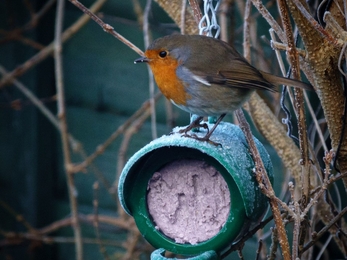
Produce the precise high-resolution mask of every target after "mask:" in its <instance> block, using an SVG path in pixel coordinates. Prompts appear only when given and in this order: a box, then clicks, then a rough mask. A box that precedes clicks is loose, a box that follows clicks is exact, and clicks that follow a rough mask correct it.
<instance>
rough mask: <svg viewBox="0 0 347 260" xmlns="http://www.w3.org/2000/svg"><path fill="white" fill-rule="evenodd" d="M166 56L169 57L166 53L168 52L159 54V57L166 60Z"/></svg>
mask: <svg viewBox="0 0 347 260" xmlns="http://www.w3.org/2000/svg"><path fill="white" fill-rule="evenodd" d="M166 55H167V52H166V51H161V52H159V56H160V57H161V58H165V57H166Z"/></svg>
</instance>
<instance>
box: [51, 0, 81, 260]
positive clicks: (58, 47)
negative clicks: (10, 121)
mask: <svg viewBox="0 0 347 260" xmlns="http://www.w3.org/2000/svg"><path fill="white" fill-rule="evenodd" d="M64 3H65V0H58V5H57V14H56V20H55V39H54V61H55V78H56V89H57V97H58V118H59V120H60V129H61V142H62V146H63V156H64V166H65V173H66V179H67V186H68V194H69V200H70V208H71V214H72V217H73V225H72V227H73V231H74V236H75V242H76V243H75V248H76V252H75V253H76V259H77V260H83V243H82V233H81V227H80V224H79V220H78V205H77V193H76V187H75V182H74V176H73V172H72V171H71V156H70V148H69V135H68V130H67V122H66V109H65V94H64V76H63V63H62V57H61V52H62V38H61V36H62V34H61V33H62V27H63V15H64Z"/></svg>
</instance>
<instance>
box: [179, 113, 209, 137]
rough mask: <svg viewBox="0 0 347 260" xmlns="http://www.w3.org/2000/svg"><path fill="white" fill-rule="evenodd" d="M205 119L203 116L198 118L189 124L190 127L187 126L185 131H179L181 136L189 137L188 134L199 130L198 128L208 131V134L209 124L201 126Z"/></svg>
mask: <svg viewBox="0 0 347 260" xmlns="http://www.w3.org/2000/svg"><path fill="white" fill-rule="evenodd" d="M203 118H204V117H203V116H199V117H197V118H196V119H195V120H194V121H193V122H191V123H190V124H189V126H187V127H186V128H184V129H181V130H179V131H178V132H179V133H180V134H184V135H185V136H189V135H188V134H187V133H188V132H189V131H190V130H192V129H194V128H197V127H202V128H204V129H207V133H208V132H209V130H208V126H207V124H205V123H204V124H201V121H202V119H203Z"/></svg>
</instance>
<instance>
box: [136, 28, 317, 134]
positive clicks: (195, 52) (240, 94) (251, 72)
mask: <svg viewBox="0 0 347 260" xmlns="http://www.w3.org/2000/svg"><path fill="white" fill-rule="evenodd" d="M139 62H146V63H148V65H149V66H150V68H151V70H152V72H153V74H154V78H155V81H156V83H157V85H158V87H159V89H160V91H161V92H162V93H163V94H164V96H165V97H166V98H167V99H169V100H170V101H171V102H172V103H173V104H175V105H176V106H177V107H179V108H181V109H183V110H185V111H187V112H189V113H191V114H196V115H198V116H199V117H198V118H197V119H196V120H194V121H193V122H192V123H191V124H190V125H189V126H188V127H187V128H185V129H184V130H182V131H181V133H185V134H186V135H187V132H188V131H189V130H191V129H192V128H195V127H204V128H207V125H206V124H201V121H202V119H203V117H206V116H219V118H218V120H217V122H216V123H215V125H214V127H213V128H212V129H211V130H210V131H209V130H208V128H207V134H206V135H205V136H204V137H203V138H199V137H196V136H195V137H194V138H196V139H199V140H203V141H209V138H210V136H211V134H212V133H213V131H214V129H215V128H216V126H217V125H218V123H219V122H220V121H221V120H222V119H223V117H224V116H225V115H226V114H227V113H230V112H233V111H235V110H236V109H238V108H240V107H241V106H242V105H243V103H245V102H246V101H247V100H248V99H249V97H250V96H251V94H252V92H253V91H254V90H269V91H275V86H276V85H280V84H283V85H289V86H295V87H299V88H303V89H309V90H312V89H313V87H312V86H311V85H309V84H306V83H304V82H301V81H297V80H293V79H288V78H282V77H279V76H274V75H272V74H269V73H266V72H263V71H260V70H258V69H256V68H254V67H253V66H252V65H251V64H249V62H248V61H247V60H246V59H245V58H244V57H243V56H242V55H241V54H239V53H238V52H237V51H236V50H235V49H234V48H233V47H232V46H230V45H229V44H227V43H226V42H223V41H221V40H218V39H215V38H212V37H207V36H203V35H179V34H174V35H169V36H165V37H162V38H159V39H157V40H155V41H153V43H152V44H151V45H150V46H149V47H148V49H147V50H146V52H145V57H141V58H139V59H136V60H135V63H139Z"/></svg>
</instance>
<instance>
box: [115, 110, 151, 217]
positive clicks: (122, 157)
mask: <svg viewBox="0 0 347 260" xmlns="http://www.w3.org/2000/svg"><path fill="white" fill-rule="evenodd" d="M149 116H150V111H149V110H148V109H147V110H145V112H144V113H143V114H142V115H141V116H140V117H139V118H138V119H136V120H135V121H134V122H133V123H132V124H131V125H130V126H129V127H128V128H127V130H126V131H125V133H124V138H123V141H122V143H121V145H120V148H119V150H118V158H117V176H116V181H115V183H114V187H118V180H119V176H120V175H121V172H122V170H123V168H124V165H125V163H126V159H127V158H126V152H127V150H128V147H129V143H130V141H131V138H132V136H133V135H134V134H136V133H137V132H138V131H139V129H140V127H141V126H142V125H143V123H144V122H145V120H146V119H147V118H148V117H149ZM117 205H118V209H121V208H122V207H121V205H120V203H119V200H118V204H117ZM118 212H119V216H120V218H123V219H125V218H126V217H127V216H128V215H127V214H126V213H125V212H124V210H119V211H118Z"/></svg>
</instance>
